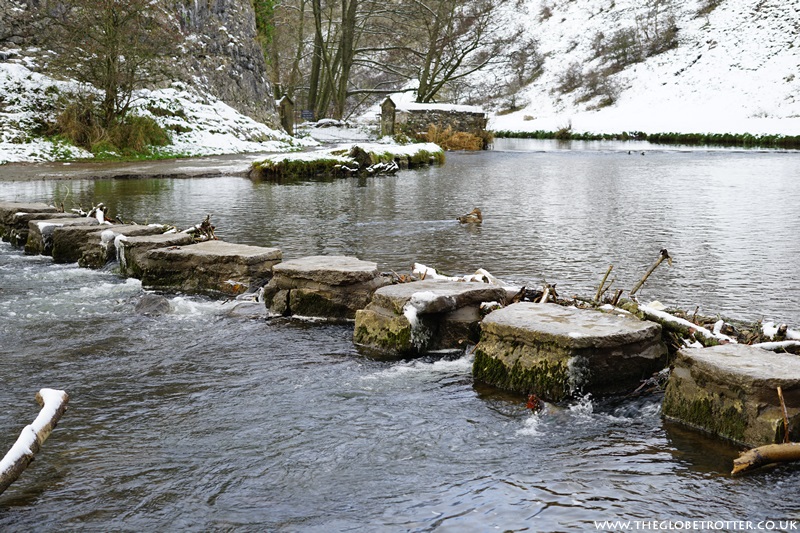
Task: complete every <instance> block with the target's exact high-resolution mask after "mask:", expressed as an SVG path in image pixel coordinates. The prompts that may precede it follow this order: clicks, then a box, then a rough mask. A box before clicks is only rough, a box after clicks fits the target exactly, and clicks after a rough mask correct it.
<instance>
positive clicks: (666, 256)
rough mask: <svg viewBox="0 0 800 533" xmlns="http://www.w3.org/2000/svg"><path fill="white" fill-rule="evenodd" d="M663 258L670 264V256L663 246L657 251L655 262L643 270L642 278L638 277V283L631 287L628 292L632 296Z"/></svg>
mask: <svg viewBox="0 0 800 533" xmlns="http://www.w3.org/2000/svg"><path fill="white" fill-rule="evenodd" d="M664 259H666V260H667V262H668V263H669V266H672V258H671V257H670V256H669V252H667V249H666V248H663V249H662V250H661V251H660V252H659V253H658V259H657V260H656V262H655V263H653V266H651V267H650V268H649V269H648V271H647V272H645V274H644V276H642V279H640V280H639V283H637V284H636V285H635V286H634V287H633V289H632V290H631V293H630V294H631V296H633V295H634V294H636V291H638V290H639V289H640V288H641V286H642V285H644V282H645V281H647V278H649V277H650V274H652V273H653V271H654V270H655V269H656V268H658V265H660V264H661V263H662V261H664Z"/></svg>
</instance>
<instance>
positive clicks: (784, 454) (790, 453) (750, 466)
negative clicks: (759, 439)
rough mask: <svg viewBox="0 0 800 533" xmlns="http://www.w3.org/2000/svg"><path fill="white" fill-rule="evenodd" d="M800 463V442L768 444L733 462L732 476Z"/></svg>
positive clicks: (746, 453) (749, 451)
mask: <svg viewBox="0 0 800 533" xmlns="http://www.w3.org/2000/svg"><path fill="white" fill-rule="evenodd" d="M793 461H800V442H787V443H784V444H767V445H766V446H759V447H758V448H753V449H752V450H747V451H746V452H743V453H742V454H741V455H740V456H739V458H738V459H734V460H733V470H732V471H731V474H732V475H736V474H741V473H743V472H749V471H750V470H755V469H756V468H760V467H762V466H765V465H769V464H775V463H791V462H793Z"/></svg>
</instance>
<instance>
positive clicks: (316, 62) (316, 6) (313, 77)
mask: <svg viewBox="0 0 800 533" xmlns="http://www.w3.org/2000/svg"><path fill="white" fill-rule="evenodd" d="M311 8H312V12H313V14H314V51H313V53H312V55H311V72H310V75H309V76H310V77H309V82H308V108H309V109H313V110H314V116H315V118H319V116H318V115H317V114H316V111H317V93H318V91H319V78H320V70H321V69H322V5H321V3H320V0H311Z"/></svg>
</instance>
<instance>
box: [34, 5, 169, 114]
mask: <svg viewBox="0 0 800 533" xmlns="http://www.w3.org/2000/svg"><path fill="white" fill-rule="evenodd" d="M49 4H50V5H44V6H41V7H40V13H41V15H42V16H43V17H45V18H46V19H47V21H48V22H49V23H50V25H49V26H50V29H51V31H52V35H51V38H50V39H49V43H50V45H51V47H52V48H53V49H54V50H55V51H56V53H57V55H56V58H55V59H54V60H53V61H52V63H51V64H50V65H49V66H50V68H52V69H58V70H59V71H60V72H61V73H62V74H64V75H66V76H69V77H72V78H74V79H76V80H78V81H80V82H83V83H87V84H89V85H91V86H93V87H95V88H96V89H98V90H99V91H100V93H101V98H100V105H99V107H100V119H101V123H102V125H103V126H104V127H109V126H111V125H113V124H115V123H117V122H119V121H120V120H121V119H123V118H124V117H125V116H126V115H127V113H128V111H129V110H130V107H131V104H132V100H133V93H134V91H135V90H136V89H139V88H142V87H144V86H146V85H149V84H152V83H155V82H158V81H161V80H162V79H164V77H165V76H166V73H167V63H168V61H167V59H168V58H170V57H171V56H173V55H175V54H176V51H177V45H178V43H179V42H180V34H179V32H178V30H177V25H176V24H175V21H174V19H173V18H172V16H171V15H170V12H169V10H168V9H167V7H166V6H163V5H162V3H159V2H151V1H150V0H126V1H120V0H62V1H60V2H50V3H49Z"/></svg>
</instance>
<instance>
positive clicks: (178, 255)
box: [140, 237, 281, 295]
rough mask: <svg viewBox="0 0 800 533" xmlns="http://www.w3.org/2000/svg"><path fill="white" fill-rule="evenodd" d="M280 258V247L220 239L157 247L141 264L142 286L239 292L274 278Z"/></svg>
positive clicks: (147, 287) (219, 292)
mask: <svg viewBox="0 0 800 533" xmlns="http://www.w3.org/2000/svg"><path fill="white" fill-rule="evenodd" d="M140 238H142V237H140ZM280 261H281V251H280V250H278V249H277V248H262V247H260V246H247V245H244V244H233V243H229V242H224V241H217V240H212V241H205V242H200V243H197V244H192V245H191V246H171V247H169V248H153V249H151V250H150V251H148V252H147V253H146V255H145V256H144V258H143V261H141V263H140V264H141V267H142V286H143V287H145V288H146V289H153V290H165V291H180V292H186V293H202V294H211V295H219V294H227V295H237V294H241V293H243V292H245V291H246V290H247V289H248V288H249V287H250V284H251V283H253V282H255V281H257V280H268V279H270V278H271V277H272V267H273V266H274V265H276V264H277V263H279V262H280Z"/></svg>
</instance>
